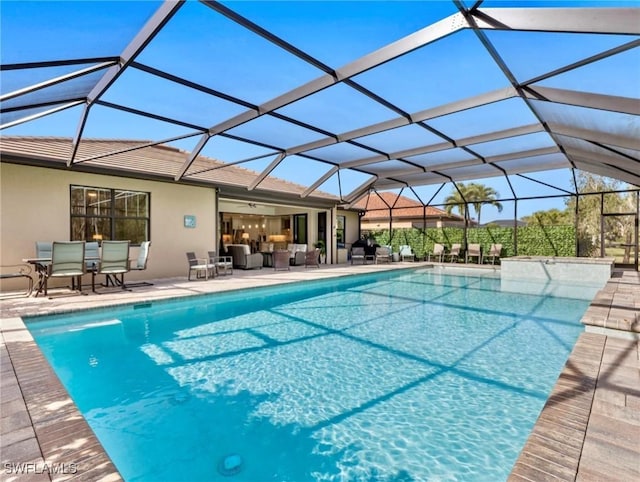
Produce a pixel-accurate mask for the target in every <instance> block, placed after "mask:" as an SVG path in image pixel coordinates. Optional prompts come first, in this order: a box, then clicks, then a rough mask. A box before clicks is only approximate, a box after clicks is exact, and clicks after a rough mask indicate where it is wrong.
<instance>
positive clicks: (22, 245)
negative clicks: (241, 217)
mask: <svg viewBox="0 0 640 482" xmlns="http://www.w3.org/2000/svg"><path fill="white" fill-rule="evenodd" d="M72 184H75V185H83V186H91V187H104V188H111V189H130V190H134V191H145V192H149V193H150V206H151V209H150V240H151V250H150V254H149V262H148V264H147V270H146V271H141V272H136V271H132V272H130V273H128V274H127V275H125V280H132V281H133V280H143V279H153V278H164V277H173V276H186V274H187V260H186V255H185V253H186V252H187V251H195V252H196V254H197V255H198V256H204V255H206V252H207V251H208V250H215V249H216V244H217V243H216V240H215V238H214V236H215V223H216V219H215V218H216V214H215V213H216V209H215V203H216V195H215V189H214V188H204V187H195V186H185V185H178V184H171V183H163V182H157V181H146V180H140V179H130V178H125V177H117V176H106V175H99V174H89V173H82V172H74V171H69V170H60V169H46V168H41V167H31V166H23V165H17V164H10V163H5V162H3V163H0V223H1V224H0V264H1V265H3V266H5V265H12V264H19V263H21V262H22V259H23V258H29V257H33V256H35V242H36V241H54V240H59V241H65V240H69V237H70V231H71V228H70V205H69V203H70V199H69V197H70V185H72ZM187 214H188V215H194V216H195V217H196V227H195V228H185V227H184V216H185V215H187ZM137 255H138V247H137V246H132V248H131V255H130V257H131V258H132V259H135V258H136V257H137ZM5 281H6V284H5V283H3V284H2V289H3V290H6V289H21V288H22V287H23V286H24V284H25V283H24V280H5ZM61 281H62V282H63V283H64V282H66V281H68V280H61Z"/></svg>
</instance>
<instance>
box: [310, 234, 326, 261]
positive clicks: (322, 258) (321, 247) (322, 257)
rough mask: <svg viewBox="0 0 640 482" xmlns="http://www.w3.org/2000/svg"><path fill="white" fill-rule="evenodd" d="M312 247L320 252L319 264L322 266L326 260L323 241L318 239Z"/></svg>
mask: <svg viewBox="0 0 640 482" xmlns="http://www.w3.org/2000/svg"><path fill="white" fill-rule="evenodd" d="M313 246H314V247H315V248H317V249H319V250H320V262H321V263H323V264H324V262H325V259H326V258H327V246H326V245H325V244H324V241H323V240H322V239H320V240H318V241H316V242H315V243H314V244H313Z"/></svg>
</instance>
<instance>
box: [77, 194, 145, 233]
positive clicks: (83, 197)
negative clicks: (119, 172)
mask: <svg viewBox="0 0 640 482" xmlns="http://www.w3.org/2000/svg"><path fill="white" fill-rule="evenodd" d="M149 197H150V195H149V193H148V192H137V191H126V190H122V189H105V188H97V187H87V186H71V240H72V241H101V240H103V239H111V240H123V241H124V240H129V241H131V244H140V243H141V242H142V241H148V240H149Z"/></svg>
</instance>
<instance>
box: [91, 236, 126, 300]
mask: <svg viewBox="0 0 640 482" xmlns="http://www.w3.org/2000/svg"><path fill="white" fill-rule="evenodd" d="M128 272H129V241H103V242H102V252H101V253H100V261H99V262H98V265H97V267H96V269H94V270H93V271H92V272H91V291H93V292H94V293H97V291H96V276H98V275H101V274H103V275H105V276H106V282H105V286H108V285H109V283H110V282H111V283H112V284H113V286H119V287H120V288H121V289H123V290H126V291H130V290H129V289H128V288H127V286H126V285H125V284H124V275H125V273H128ZM118 276H119V277H120V278H118Z"/></svg>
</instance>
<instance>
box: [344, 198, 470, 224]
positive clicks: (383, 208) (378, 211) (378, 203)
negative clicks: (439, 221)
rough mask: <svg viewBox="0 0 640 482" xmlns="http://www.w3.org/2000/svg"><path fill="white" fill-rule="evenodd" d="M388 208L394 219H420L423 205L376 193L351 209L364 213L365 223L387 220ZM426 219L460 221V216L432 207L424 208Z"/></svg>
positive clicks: (361, 200)
mask: <svg viewBox="0 0 640 482" xmlns="http://www.w3.org/2000/svg"><path fill="white" fill-rule="evenodd" d="M389 206H393V217H394V219H399V218H415V219H422V216H423V205H422V203H420V202H418V201H415V200H413V199H410V198H408V197H405V196H398V195H397V194H395V193H392V192H378V193H372V194H371V195H369V196H365V197H363V198H362V199H360V201H358V202H357V203H356V204H355V205H354V206H353V208H354V209H359V210H361V211H366V214H365V215H364V216H363V217H362V219H363V220H365V221H370V220H374V219H389ZM425 215H426V217H428V218H446V219H455V220H462V219H463V218H462V217H461V216H458V215H456V214H453V213H452V214H449V213H447V212H446V211H444V210H442V209H439V208H436V207H433V206H426V212H425Z"/></svg>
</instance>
